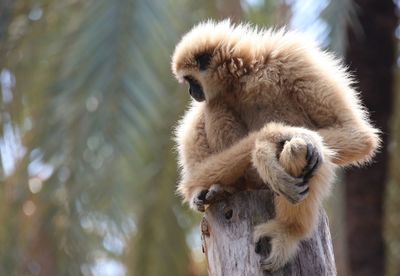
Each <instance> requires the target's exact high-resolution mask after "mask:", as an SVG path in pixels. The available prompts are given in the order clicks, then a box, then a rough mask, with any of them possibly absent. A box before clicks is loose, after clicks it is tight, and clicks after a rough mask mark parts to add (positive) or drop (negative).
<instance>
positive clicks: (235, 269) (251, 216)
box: [201, 190, 336, 276]
mask: <svg viewBox="0 0 400 276" xmlns="http://www.w3.org/2000/svg"><path fill="white" fill-rule="evenodd" d="M273 213H274V206H273V195H272V194H271V193H270V192H269V191H268V190H262V191H261V190H258V191H246V192H241V193H236V194H234V195H232V196H231V197H229V198H227V199H226V200H225V201H222V202H219V203H216V204H213V205H211V206H210V208H208V209H207V211H206V214H205V216H204V218H203V221H202V225H201V226H202V227H201V230H202V241H203V251H204V252H205V254H206V257H207V261H208V271H209V275H212V276H223V275H230V276H234V275H238V276H241V275H252V276H263V275H271V276H272V275H274V276H280V275H336V268H335V260H334V257H333V249H332V243H331V236H330V232H329V226H328V221H327V219H326V215H325V213H324V212H321V216H320V222H319V225H318V230H316V231H315V232H314V234H313V235H312V236H311V238H310V239H308V240H306V241H303V242H302V243H301V244H300V250H299V254H297V256H296V257H295V258H293V260H292V261H291V262H290V263H288V264H287V265H285V266H284V267H283V268H282V269H280V270H278V271H276V272H274V273H268V272H265V271H262V270H261V269H260V265H259V262H260V255H259V254H256V253H255V248H254V243H253V228H254V226H255V225H257V224H259V223H262V222H265V221H267V220H268V219H271V217H273ZM266 247H267V245H266V244H265V245H264V248H262V250H261V252H262V255H265V256H266V255H268V253H267V252H268V251H269V249H267V248H266Z"/></svg>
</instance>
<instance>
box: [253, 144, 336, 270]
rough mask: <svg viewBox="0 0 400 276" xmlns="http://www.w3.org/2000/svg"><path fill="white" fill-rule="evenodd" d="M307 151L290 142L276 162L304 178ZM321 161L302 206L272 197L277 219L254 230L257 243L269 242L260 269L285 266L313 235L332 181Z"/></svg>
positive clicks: (326, 163) (329, 168) (326, 164)
mask: <svg viewBox="0 0 400 276" xmlns="http://www.w3.org/2000/svg"><path fill="white" fill-rule="evenodd" d="M310 149H311V148H310V146H309V144H308V143H307V142H306V141H305V140H303V139H302V138H293V139H291V140H290V141H288V142H286V143H285V145H284V147H283V150H282V152H281V154H280V157H279V162H280V164H281V165H282V166H283V167H284V169H285V170H286V171H287V172H288V173H290V174H291V175H293V176H295V177H299V176H301V175H305V174H307V173H308V171H309V165H308V164H309V162H308V159H309V158H310V155H312V153H310ZM324 160H325V161H324V163H323V164H321V166H320V167H319V168H318V169H317V170H316V171H315V172H314V174H315V175H314V176H312V177H311V178H310V180H309V186H308V187H309V192H308V196H307V197H306V198H305V199H304V200H303V201H302V202H300V203H298V204H292V203H290V202H289V201H288V200H287V199H286V198H285V197H283V196H277V197H275V212H276V217H275V218H274V219H273V220H271V221H269V222H267V223H264V224H260V225H258V226H257V227H256V228H255V232H254V239H255V241H256V242H260V241H261V239H262V238H265V237H268V238H270V240H271V241H270V243H271V252H270V254H269V256H268V257H267V258H265V259H262V260H261V267H262V268H263V269H265V270H272V271H274V270H277V269H279V268H281V267H282V266H284V265H285V264H286V263H287V262H288V261H289V260H290V259H291V258H292V257H293V256H294V255H295V253H296V251H297V249H298V245H299V242H300V241H301V240H303V239H306V238H307V237H309V236H310V235H311V234H312V232H313V231H314V229H315V227H316V225H317V222H318V214H319V210H320V208H321V201H322V199H323V197H324V196H325V195H326V194H327V193H328V191H329V184H330V182H331V179H332V177H333V170H332V169H333V165H332V164H331V163H330V161H329V160H328V159H327V158H325V159H324ZM256 248H257V246H256Z"/></svg>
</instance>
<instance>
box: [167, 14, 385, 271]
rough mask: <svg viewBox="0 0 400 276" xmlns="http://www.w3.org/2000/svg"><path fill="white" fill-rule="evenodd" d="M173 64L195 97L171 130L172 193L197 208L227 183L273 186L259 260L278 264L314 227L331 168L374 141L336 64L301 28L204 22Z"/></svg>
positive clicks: (258, 232) (365, 153)
mask: <svg viewBox="0 0 400 276" xmlns="http://www.w3.org/2000/svg"><path fill="white" fill-rule="evenodd" d="M172 70H173V73H174V74H175V76H176V77H177V79H178V80H180V81H186V82H187V83H188V85H189V93H190V95H191V97H192V98H193V99H194V102H193V103H192V105H191V106H190V108H189V110H188V111H187V113H186V114H185V116H184V118H183V119H182V120H181V121H180V123H179V126H178V127H177V130H176V142H177V148H178V154H179V164H180V166H181V181H180V183H179V186H178V192H179V193H180V194H181V195H182V196H183V198H184V201H187V202H189V203H190V205H191V207H192V208H194V209H197V210H199V211H204V210H205V207H206V206H207V205H208V204H211V203H213V202H215V201H217V200H219V198H220V195H221V193H223V192H224V191H225V190H229V189H232V187H240V188H247V189H250V188H260V187H263V186H264V187H265V185H267V186H268V187H269V188H270V189H272V190H273V191H274V192H275V193H276V195H277V196H276V197H275V198H274V205H275V213H276V215H275V218H274V219H272V220H270V221H268V222H266V223H264V224H261V225H258V226H256V227H255V231H254V240H255V242H256V243H257V242H258V241H259V240H260V239H261V238H263V237H269V238H270V239H271V252H270V254H269V256H268V257H266V258H265V259H262V261H261V267H262V268H263V269H266V270H277V269H279V268H281V267H282V266H284V265H285V264H286V263H287V262H288V261H289V260H290V258H292V257H293V256H294V255H295V253H296V250H297V248H298V245H299V242H300V241H301V240H303V239H306V238H308V237H309V236H310V235H311V234H312V232H313V231H314V229H315V227H316V225H317V220H318V213H319V210H320V208H322V207H321V202H322V200H323V199H324V198H325V197H326V196H327V195H328V194H329V190H330V184H331V182H332V179H333V176H334V169H335V167H337V166H342V167H343V166H348V165H362V164H364V163H366V162H368V161H370V160H371V158H372V157H373V155H374V154H375V152H376V150H377V148H378V147H379V144H380V139H379V135H378V134H379V131H378V130H377V129H375V128H374V127H373V126H372V125H371V124H370V122H369V120H368V116H367V112H366V110H365V109H364V108H363V107H362V105H361V103H360V99H359V98H358V93H357V92H356V91H355V89H354V88H353V87H352V84H353V83H352V79H351V77H350V75H349V73H348V72H346V69H345V68H344V66H343V65H341V63H340V62H339V61H338V60H337V59H335V58H333V56H332V55H330V54H328V53H326V52H323V51H321V50H320V49H319V48H318V47H316V46H315V45H314V44H313V43H312V42H308V40H306V39H305V38H304V37H302V36H301V35H300V34H298V33H294V32H286V31H284V30H280V31H273V30H257V29H255V28H253V27H251V26H250V25H236V26H235V25H232V24H231V23H230V22H229V21H227V20H226V21H222V22H219V23H218V22H212V21H208V22H206V23H201V24H199V25H197V26H195V27H194V28H193V29H192V30H191V31H190V32H189V33H187V34H186V35H185V36H184V37H183V38H182V40H181V41H180V42H179V44H178V45H177V46H176V49H175V52H174V54H173V58H172Z"/></svg>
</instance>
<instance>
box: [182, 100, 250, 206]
mask: <svg viewBox="0 0 400 276" xmlns="http://www.w3.org/2000/svg"><path fill="white" fill-rule="evenodd" d="M202 108H203V106H202V105H197V106H193V107H192V108H191V110H189V112H188V113H187V114H186V115H185V117H184V119H183V120H182V121H181V122H180V125H179V127H178V128H177V131H176V140H177V144H178V152H179V163H180V166H181V181H180V183H179V185H178V192H179V193H180V194H181V195H182V196H183V198H184V201H186V202H189V203H190V204H191V207H192V208H195V209H198V210H200V211H201V209H202V208H204V203H205V200H203V202H201V199H200V198H201V197H204V196H205V195H206V194H205V193H204V192H207V190H208V189H209V188H210V187H211V186H212V185H213V184H217V183H219V184H223V185H229V184H232V183H233V182H235V180H237V179H238V178H239V177H240V176H242V175H243V174H244V172H245V170H246V169H247V168H248V166H249V165H250V160H251V150H252V149H253V147H254V142H255V134H250V135H248V136H246V137H245V138H243V139H241V140H240V141H239V142H237V143H235V144H233V145H232V146H231V147H229V148H228V149H226V150H224V151H221V152H219V153H212V150H211V149H210V147H209V144H208V140H207V137H206V131H205V122H204V114H203V112H202ZM200 193H203V194H202V195H200ZM199 197H200V198H199ZM198 198H199V199H198ZM196 205H197V206H196Z"/></svg>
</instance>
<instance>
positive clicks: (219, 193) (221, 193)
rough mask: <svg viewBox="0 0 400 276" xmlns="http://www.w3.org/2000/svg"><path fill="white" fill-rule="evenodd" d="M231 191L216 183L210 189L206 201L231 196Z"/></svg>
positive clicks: (220, 199)
mask: <svg viewBox="0 0 400 276" xmlns="http://www.w3.org/2000/svg"><path fill="white" fill-rule="evenodd" d="M230 194H231V193H230V192H228V191H227V190H226V189H224V188H223V187H222V186H221V185H219V184H214V185H212V186H211V187H210V189H209V190H208V193H207V194H206V197H205V201H206V203H207V204H211V203H216V202H219V201H222V200H224V199H226V198H227V197H229V195H230Z"/></svg>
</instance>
